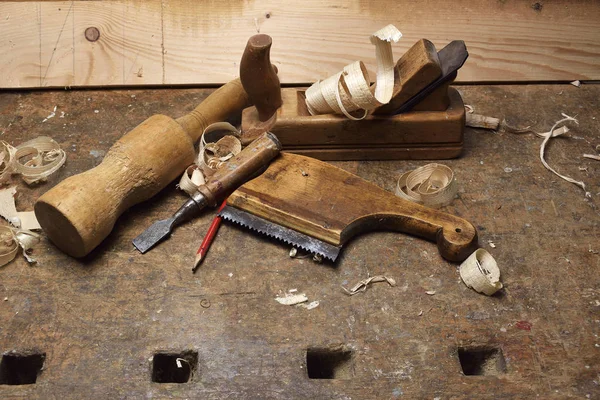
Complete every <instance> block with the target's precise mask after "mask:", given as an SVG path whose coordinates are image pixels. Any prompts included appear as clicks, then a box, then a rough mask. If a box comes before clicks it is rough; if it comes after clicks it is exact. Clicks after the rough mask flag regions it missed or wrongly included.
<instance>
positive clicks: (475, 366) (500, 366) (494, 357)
mask: <svg viewBox="0 0 600 400" xmlns="http://www.w3.org/2000/svg"><path fill="white" fill-rule="evenodd" d="M458 359H459V360H460V366H461V368H462V372H463V374H465V375H500V374H503V373H505V372H506V361H505V360H504V355H503V354H502V350H501V349H499V348H493V347H472V348H459V349H458Z"/></svg>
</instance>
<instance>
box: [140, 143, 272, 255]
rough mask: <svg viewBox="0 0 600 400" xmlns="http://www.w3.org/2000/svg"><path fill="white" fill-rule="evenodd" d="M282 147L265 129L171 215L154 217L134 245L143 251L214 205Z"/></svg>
mask: <svg viewBox="0 0 600 400" xmlns="http://www.w3.org/2000/svg"><path fill="white" fill-rule="evenodd" d="M280 150H281V144H280V143H279V140H277V137H275V135H273V134H272V133H268V132H265V133H263V134H262V135H261V136H260V137H259V138H258V139H256V140H255V141H254V142H252V143H251V144H250V145H248V146H246V147H245V148H244V150H242V151H241V152H240V153H239V154H238V155H236V156H235V157H233V158H231V159H230V160H229V161H227V163H226V164H223V165H222V166H221V167H220V168H219V169H217V171H216V172H215V173H214V175H212V176H211V177H210V178H209V179H208V181H207V182H206V183H205V184H204V185H200V186H199V187H198V191H197V192H196V193H194V194H193V195H192V197H191V199H189V200H188V201H187V202H186V203H185V204H184V205H183V206H181V208H180V209H179V210H177V212H176V213H175V214H173V216H172V217H171V218H168V219H165V220H161V221H157V222H155V223H154V224H152V226H150V227H149V228H148V229H146V230H145V231H144V232H143V233H142V234H141V235H139V236H138V237H136V238H135V239H133V245H134V246H135V247H136V248H137V249H138V250H139V251H140V252H141V253H145V252H147V251H148V250H150V249H151V248H152V247H154V245H156V244H157V243H158V242H160V241H162V240H163V239H165V238H167V237H168V236H169V235H170V234H171V231H172V230H173V228H174V227H176V226H178V225H180V224H182V223H183V222H185V221H189V220H190V219H192V218H193V217H195V216H196V215H198V213H200V211H201V210H202V209H203V208H204V207H206V206H211V207H214V206H216V205H217V203H218V202H219V201H221V200H222V199H223V198H225V197H226V196H227V195H228V194H229V193H230V192H231V191H232V190H234V189H235V188H237V187H238V186H240V185H241V184H242V183H244V182H245V181H247V180H248V179H250V178H251V177H252V176H253V175H255V174H257V173H258V172H260V170H261V169H262V168H263V167H265V166H266V165H267V164H268V163H269V161H271V160H272V159H273V158H275V157H276V156H277V155H278V154H279V151H280Z"/></svg>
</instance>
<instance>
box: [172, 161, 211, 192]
mask: <svg viewBox="0 0 600 400" xmlns="http://www.w3.org/2000/svg"><path fill="white" fill-rule="evenodd" d="M205 182H206V181H205V179H204V173H203V172H202V170H200V167H198V166H197V165H196V164H193V165H190V166H189V167H187V168H186V170H185V171H184V172H183V175H181V179H179V183H178V184H177V188H178V189H181V190H183V191H184V192H186V193H187V194H189V195H190V196H191V195H193V194H194V193H195V192H196V191H197V190H198V186H200V185H204V183H205Z"/></svg>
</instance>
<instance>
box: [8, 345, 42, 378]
mask: <svg viewBox="0 0 600 400" xmlns="http://www.w3.org/2000/svg"><path fill="white" fill-rule="evenodd" d="M45 360H46V353H35V352H23V353H18V352H10V353H4V354H3V355H2V361H0V385H31V384H33V383H35V382H36V381H37V377H38V375H39V374H40V373H41V371H42V368H43V367H44V361H45Z"/></svg>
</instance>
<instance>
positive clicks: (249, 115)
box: [240, 39, 469, 160]
mask: <svg viewBox="0 0 600 400" xmlns="http://www.w3.org/2000/svg"><path fill="white" fill-rule="evenodd" d="M468 55H469V54H468V52H467V48H466V46H465V43H464V42H463V41H460V40H456V41H453V42H451V43H450V44H448V45H447V46H446V47H444V48H443V49H441V50H440V51H437V50H436V48H435V46H434V44H433V43H432V42H430V41H429V40H426V39H421V40H419V41H417V42H416V43H415V44H414V45H413V46H412V47H411V48H410V49H409V50H408V51H407V52H406V53H405V54H404V55H403V56H402V57H401V58H400V59H399V60H398V61H397V63H396V65H395V67H394V76H395V79H394V92H393V96H392V99H391V101H390V102H389V103H388V104H385V105H383V106H380V107H379V108H377V109H375V110H374V111H373V113H372V114H370V115H368V116H367V117H366V118H365V119H363V120H360V121H352V120H349V119H348V118H346V117H345V116H343V115H334V114H323V115H311V114H310V112H309V110H308V106H307V104H306V93H305V88H283V89H281V95H280V96H278V97H277V98H275V97H274V96H273V97H265V98H270V99H272V100H271V102H272V106H271V107H265V106H263V108H265V109H267V110H269V111H270V112H273V110H276V111H275V113H276V114H275V115H274V116H273V117H272V118H268V119H267V120H268V121H269V124H268V130H269V131H270V132H272V133H274V134H275V135H277V137H278V138H279V140H280V141H281V144H282V146H283V150H284V151H286V152H291V153H295V154H301V155H306V156H311V157H314V158H318V159H320V160H392V159H393V160H400V159H412V160H422V159H438V160H439V159H447V158H455V157H458V156H459V155H460V154H461V152H462V147H463V136H464V127H465V109H464V104H463V100H462V98H461V96H460V94H459V92H458V91H457V90H456V89H454V88H452V87H450V86H449V85H450V83H451V82H452V81H453V80H454V78H455V77H456V74H457V70H458V69H459V68H461V67H462V65H463V64H464V62H465V61H466V59H467V57H468ZM264 64H266V62H265V63H264ZM266 65H268V64H266ZM269 69H270V68H267V67H265V68H263V70H269ZM240 78H242V83H243V84H244V88H245V90H246V92H247V93H248V94H249V96H250V98H253V96H252V92H253V90H252V89H253V88H252V87H251V85H249V84H247V83H246V81H244V79H243V78H244V76H243V75H242V74H241V71H240ZM254 81H256V80H254ZM254 81H251V82H254ZM260 82H261V83H262V82H263V81H260ZM265 82H266V83H265V84H264V85H265V87H266V86H267V83H269V85H268V87H271V90H270V91H271V92H272V93H275V92H276V91H275V90H274V89H273V87H274V84H273V82H274V81H273V80H269V81H265ZM254 97H257V96H254ZM263 97H264V96H263ZM275 99H276V100H277V102H275V101H274V100H275ZM254 102H256V101H254ZM257 107H258V106H257ZM258 111H259V112H257V111H256V109H255V108H247V109H246V110H244V112H243V113H242V132H251V131H252V130H253V129H255V127H256V126H261V127H264V126H265V124H266V122H261V121H262V120H261V119H260V118H259V116H260V109H259V110H258ZM264 114H265V117H264V118H263V119H266V118H267V117H266V116H267V115H269V114H268V113H264Z"/></svg>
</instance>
